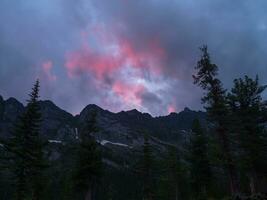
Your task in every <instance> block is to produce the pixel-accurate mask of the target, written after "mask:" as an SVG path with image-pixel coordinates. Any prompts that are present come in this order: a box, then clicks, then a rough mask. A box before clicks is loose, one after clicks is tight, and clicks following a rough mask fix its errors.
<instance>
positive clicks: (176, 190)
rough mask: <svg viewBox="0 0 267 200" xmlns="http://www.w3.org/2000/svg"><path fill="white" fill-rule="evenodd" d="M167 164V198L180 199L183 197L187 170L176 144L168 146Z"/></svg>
mask: <svg viewBox="0 0 267 200" xmlns="http://www.w3.org/2000/svg"><path fill="white" fill-rule="evenodd" d="M165 164H166V172H167V173H166V175H167V176H166V185H167V199H170V200H178V199H182V198H183V194H182V193H183V191H182V189H184V187H183V185H185V184H186V183H185V173H186V170H185V168H184V167H183V164H182V162H181V159H180V157H179V156H178V150H177V148H176V147H174V146H169V147H168V155H167V159H166V161H165Z"/></svg>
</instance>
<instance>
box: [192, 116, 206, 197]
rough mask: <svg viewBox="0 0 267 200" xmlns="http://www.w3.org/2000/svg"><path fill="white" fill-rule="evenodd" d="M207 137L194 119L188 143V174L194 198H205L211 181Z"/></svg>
mask: <svg viewBox="0 0 267 200" xmlns="http://www.w3.org/2000/svg"><path fill="white" fill-rule="evenodd" d="M207 145H208V144H207V138H206V135H205V134H204V131H203V129H202V127H201V125H200V122H199V120H197V119H195V120H194V121H193V125H192V137H191V144H190V156H189V157H190V163H191V168H190V174H191V182H192V190H193V193H194V197H195V199H203V200H205V199H207V197H208V189H209V184H210V181H211V168H210V163H209V158H208V149H207V148H208V147H207Z"/></svg>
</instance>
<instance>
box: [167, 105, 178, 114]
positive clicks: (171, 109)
mask: <svg viewBox="0 0 267 200" xmlns="http://www.w3.org/2000/svg"><path fill="white" fill-rule="evenodd" d="M173 112H176V106H175V105H174V104H170V105H169V106H168V113H173Z"/></svg>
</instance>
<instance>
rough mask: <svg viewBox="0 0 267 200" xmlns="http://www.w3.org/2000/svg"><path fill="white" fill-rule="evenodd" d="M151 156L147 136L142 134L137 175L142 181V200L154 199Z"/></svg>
mask: <svg viewBox="0 0 267 200" xmlns="http://www.w3.org/2000/svg"><path fill="white" fill-rule="evenodd" d="M153 162H154V161H153V155H152V149H151V145H150V143H149V139H148V135H147V134H144V145H143V153H142V159H141V166H140V170H139V173H140V175H141V179H142V186H143V200H152V199H154V198H153V197H154V191H153V185H154V183H153V169H152V168H153Z"/></svg>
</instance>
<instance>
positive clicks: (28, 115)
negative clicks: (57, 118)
mask: <svg viewBox="0 0 267 200" xmlns="http://www.w3.org/2000/svg"><path fill="white" fill-rule="evenodd" d="M39 87H40V86H39V80H37V81H36V83H35V84H34V87H33V88H32V92H31V93H30V95H29V96H30V99H29V100H28V104H27V107H26V111H25V112H24V113H23V114H22V116H21V117H20V119H19V120H18V122H17V124H16V126H15V130H14V131H13V133H12V137H11V138H10V139H8V140H6V141H5V142H4V147H5V149H6V150H7V152H8V153H9V154H10V162H9V168H10V169H11V170H12V172H13V174H14V181H15V182H16V184H15V185H16V194H15V196H16V199H17V200H24V199H28V198H30V199H33V200H39V199H42V192H43V190H44V179H43V171H44V169H45V168H46V167H47V165H46V161H45V156H44V147H45V144H46V142H45V141H44V140H43V139H42V138H41V136H40V123H41V113H40V107H39V103H38V99H39Z"/></svg>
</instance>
